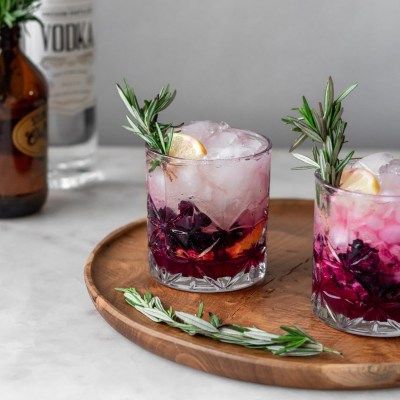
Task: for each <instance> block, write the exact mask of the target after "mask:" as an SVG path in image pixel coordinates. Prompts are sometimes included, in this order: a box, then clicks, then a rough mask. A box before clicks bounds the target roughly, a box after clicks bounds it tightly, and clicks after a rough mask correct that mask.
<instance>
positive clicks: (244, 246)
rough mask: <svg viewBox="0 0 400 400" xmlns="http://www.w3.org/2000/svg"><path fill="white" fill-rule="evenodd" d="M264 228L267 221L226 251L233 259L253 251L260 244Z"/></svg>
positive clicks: (260, 223) (262, 222)
mask: <svg viewBox="0 0 400 400" xmlns="http://www.w3.org/2000/svg"><path fill="white" fill-rule="evenodd" d="M264 227H265V221H261V222H259V223H258V224H257V225H256V226H255V227H254V228H253V230H252V231H251V232H250V233H249V234H248V235H247V236H245V237H244V238H243V239H242V240H240V241H239V242H237V243H235V244H234V245H233V246H231V247H228V248H227V249H226V252H227V253H228V254H229V255H230V256H231V257H232V258H236V257H239V256H240V255H241V254H242V253H244V252H245V251H246V250H249V249H251V248H252V247H253V246H255V245H256V244H257V243H258V242H259V240H260V237H261V235H262V233H263V231H264Z"/></svg>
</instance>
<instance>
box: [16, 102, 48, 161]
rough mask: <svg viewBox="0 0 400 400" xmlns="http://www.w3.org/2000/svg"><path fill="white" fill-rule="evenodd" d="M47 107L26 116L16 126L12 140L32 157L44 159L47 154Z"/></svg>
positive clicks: (19, 148) (18, 147) (20, 149)
mask: <svg viewBox="0 0 400 400" xmlns="http://www.w3.org/2000/svg"><path fill="white" fill-rule="evenodd" d="M46 115H47V113H46V106H42V107H39V108H37V109H36V110H34V111H32V112H30V113H29V114H27V115H25V117H24V118H22V119H21V120H20V121H18V123H17V124H16V125H15V127H14V130H13V134H12V138H13V142H14V146H15V147H16V148H17V149H18V150H19V151H20V152H21V153H24V154H26V155H27V156H30V157H43V156H44V155H45V154H46V146H47V139H46V123H47V119H46Z"/></svg>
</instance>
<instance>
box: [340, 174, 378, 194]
mask: <svg viewBox="0 0 400 400" xmlns="http://www.w3.org/2000/svg"><path fill="white" fill-rule="evenodd" d="M340 187H341V188H342V189H346V190H350V191H351V192H360V193H365V194H378V193H379V192H380V191H381V185H380V184H379V181H378V179H377V178H376V176H375V175H374V174H372V173H371V172H369V171H367V170H366V169H362V168H356V169H353V170H352V171H351V172H349V173H347V174H345V176H344V177H343V178H342V182H341V183H340Z"/></svg>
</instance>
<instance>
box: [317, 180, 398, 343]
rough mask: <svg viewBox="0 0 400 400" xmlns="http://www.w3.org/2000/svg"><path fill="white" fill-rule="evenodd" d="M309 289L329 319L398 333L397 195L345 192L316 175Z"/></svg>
mask: <svg viewBox="0 0 400 400" xmlns="http://www.w3.org/2000/svg"><path fill="white" fill-rule="evenodd" d="M312 292H313V294H312V303H313V307H314V312H315V314H316V315H317V316H318V317H319V318H320V319H321V320H323V321H325V322H326V323H327V324H328V325H330V326H332V327H334V328H336V329H339V330H342V331H346V332H349V333H354V334H358V335H365V336H383V337H391V336H400V196H384V195H367V194H362V193H355V192H349V191H347V190H343V189H338V188H335V187H332V186H329V185H327V184H326V183H324V182H323V181H321V179H320V178H319V176H318V175H316V201H315V214H314V270H313V291H312Z"/></svg>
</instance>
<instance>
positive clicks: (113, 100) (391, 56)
mask: <svg viewBox="0 0 400 400" xmlns="http://www.w3.org/2000/svg"><path fill="white" fill-rule="evenodd" d="M94 1H95V3H96V6H97V10H96V20H95V23H96V29H97V32H96V33H97V66H96V69H97V71H96V72H97V95H98V121H99V130H100V135H101V142H102V143H107V144H138V141H137V140H136V139H134V138H132V137H130V136H129V134H128V133H125V131H124V130H123V129H122V128H121V127H120V126H121V125H122V123H124V110H123V107H122V104H121V102H120V100H119V99H118V97H117V95H116V92H115V89H114V84H115V82H116V81H120V80H121V79H122V77H126V78H127V79H128V80H129V82H130V83H132V84H133V85H134V86H135V88H136V89H137V92H138V94H139V95H140V96H147V97H149V96H151V95H152V94H153V93H155V92H156V91H157V90H158V89H159V88H160V86H162V85H163V84H164V83H170V84H171V85H172V86H173V87H175V88H176V89H177V90H178V96H177V99H176V101H175V102H174V104H173V106H172V107H171V109H170V110H169V111H168V112H166V114H165V116H164V118H162V119H163V120H164V121H166V122H170V121H171V122H172V121H173V122H176V123H178V122H185V121H190V120H195V119H211V120H224V121H227V122H228V123H230V124H231V125H233V126H236V127H242V128H247V129H251V130H255V131H258V132H260V133H263V134H266V135H268V136H270V137H271V139H272V141H273V143H274V145H275V146H288V144H289V142H290V141H291V133H290V132H289V131H288V129H287V128H285V127H284V126H283V125H282V123H281V122H280V118H281V116H283V115H284V114H286V113H287V112H288V111H289V110H290V108H291V107H293V106H297V105H298V104H299V101H300V96H301V95H302V94H305V95H307V96H308V97H309V98H310V100H312V101H313V102H314V101H315V100H317V99H319V98H321V97H322V92H323V89H324V86H325V81H326V79H327V77H328V76H329V75H330V74H331V75H332V76H333V78H334V81H335V83H336V86H337V88H338V90H341V89H343V88H344V87H345V86H347V85H349V84H351V83H353V82H355V81H357V82H359V88H358V90H357V91H356V92H355V94H353V95H352V96H351V97H349V98H348V100H347V101H346V105H345V115H344V118H345V119H346V120H347V121H348V122H349V128H348V134H349V139H350V141H351V144H352V147H357V146H370V147H372V146H375V147H382V146H387V147H396V148H397V149H399V147H400V96H399V93H400V26H399V17H400V1H399V0H374V1H373V0H336V1H334V2H333V1H331V0H264V1H263V0H112V1H111V0H94Z"/></svg>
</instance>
